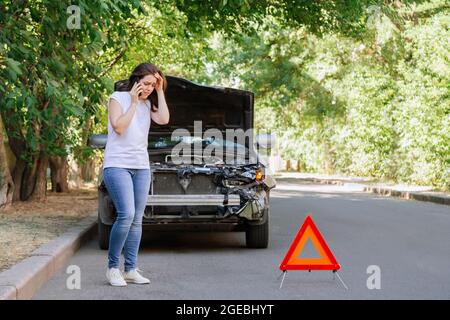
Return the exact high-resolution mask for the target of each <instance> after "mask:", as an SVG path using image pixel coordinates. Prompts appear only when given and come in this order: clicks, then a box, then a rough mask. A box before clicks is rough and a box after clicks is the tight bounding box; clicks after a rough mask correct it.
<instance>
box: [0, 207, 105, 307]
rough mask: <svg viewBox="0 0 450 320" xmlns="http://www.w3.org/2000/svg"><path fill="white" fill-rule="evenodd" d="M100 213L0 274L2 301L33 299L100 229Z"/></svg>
mask: <svg viewBox="0 0 450 320" xmlns="http://www.w3.org/2000/svg"><path fill="white" fill-rule="evenodd" d="M96 226H97V216H96V215H95V216H89V217H87V218H84V219H83V220H81V221H79V222H78V223H76V225H75V226H74V227H72V228H71V229H69V231H67V232H66V233H64V234H62V235H61V236H59V237H58V238H56V239H55V240H53V241H51V242H49V243H46V244H44V245H42V246H41V247H39V248H38V249H36V250H35V251H33V252H32V253H31V255H30V256H29V257H28V258H26V259H24V260H22V261H21V262H19V263H17V264H16V265H14V266H12V267H11V268H10V269H8V270H6V271H3V272H2V273H0V300H27V299H31V298H32V297H33V295H34V294H35V293H36V291H37V290H39V288H40V287H41V286H42V285H43V284H45V283H46V282H47V281H48V280H50V279H51V278H52V277H53V276H54V275H55V273H56V272H58V271H59V270H60V269H61V268H62V267H63V266H64V265H65V264H66V263H67V261H68V260H69V259H70V257H72V256H73V254H74V253H75V252H76V251H77V250H78V249H79V248H80V246H81V245H82V244H83V243H84V242H85V241H87V240H89V239H90V238H91V236H93V235H94V234H95V232H96V230H97V228H96Z"/></svg>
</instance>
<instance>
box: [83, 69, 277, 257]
mask: <svg viewBox="0 0 450 320" xmlns="http://www.w3.org/2000/svg"><path fill="white" fill-rule="evenodd" d="M166 79H167V83H168V87H167V91H166V92H165V96H166V101H167V105H168V107H169V110H170V115H171V116H170V121H169V123H168V124H167V125H158V124H156V123H154V122H152V124H151V128H150V133H149V137H148V153H149V158H150V169H151V187H150V191H149V195H148V200H147V206H146V209H145V213H144V217H143V232H145V231H146V230H159V231H164V230H174V231H180V232H182V231H185V230H187V231H237V232H245V235H246V237H245V238H246V246H247V247H249V248H267V246H268V244H269V221H270V205H269V203H270V190H271V189H272V188H274V187H275V180H274V178H273V177H272V175H271V174H269V170H268V169H267V167H266V165H265V164H263V161H262V157H261V155H260V154H259V153H258V152H257V150H260V149H259V148H264V150H266V151H267V150H270V147H271V145H272V144H273V141H272V140H271V137H270V135H269V138H267V136H264V135H260V136H255V137H254V136H253V131H252V129H253V121H254V119H253V116H254V95H253V93H252V92H249V91H244V90H238V89H233V88H224V87H211V86H204V85H199V84H196V83H194V82H191V81H188V80H186V79H182V78H178V77H172V76H167V77H166ZM125 88H126V80H124V81H119V82H117V83H116V84H115V88H114V89H115V90H116V91H126V89H125ZM253 139H255V140H253ZM106 141H107V135H93V136H92V137H91V138H90V145H91V147H93V148H104V147H105V145H106ZM98 202H99V205H98V233H99V234H98V241H99V246H100V248H102V249H108V246H109V235H110V232H111V228H112V225H113V223H114V221H115V217H116V212H115V208H114V205H113V203H112V201H111V198H110V197H109V195H108V190H107V189H106V187H105V184H104V182H103V179H102V170H100V174H99V177H98Z"/></svg>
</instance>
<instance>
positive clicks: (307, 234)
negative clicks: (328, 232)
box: [280, 216, 341, 271]
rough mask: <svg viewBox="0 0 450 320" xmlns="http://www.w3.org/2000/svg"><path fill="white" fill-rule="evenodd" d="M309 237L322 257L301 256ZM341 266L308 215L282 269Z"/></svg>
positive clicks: (281, 266) (337, 267)
mask: <svg viewBox="0 0 450 320" xmlns="http://www.w3.org/2000/svg"><path fill="white" fill-rule="evenodd" d="M308 239H310V240H311V242H312V243H313V245H314V247H315V248H316V250H317V251H318V252H319V254H320V258H300V257H299V256H300V252H301V251H302V250H303V248H304V246H305V244H306V242H307V241H308ZM340 268H341V266H340V265H339V263H338V262H337V261H336V258H335V257H334V255H333V253H332V252H331V250H330V248H328V246H327V244H326V242H325V239H324V238H323V237H322V235H321V234H320V231H319V229H317V227H316V225H315V224H314V221H313V220H312V218H311V216H307V217H306V219H305V222H303V225H302V227H301V228H300V230H299V232H298V233H297V236H296V237H295V239H294V241H293V242H292V244H291V247H290V248H289V250H288V252H287V253H286V256H285V257H284V259H283V262H281V264H280V270H282V271H285V270H339V269H340Z"/></svg>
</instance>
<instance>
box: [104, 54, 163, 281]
mask: <svg viewBox="0 0 450 320" xmlns="http://www.w3.org/2000/svg"><path fill="white" fill-rule="evenodd" d="M166 87H167V82H166V79H165V77H164V75H163V74H162V72H161V71H160V70H159V69H158V68H157V67H156V66H155V65H153V64H151V63H142V64H140V65H138V66H137V67H136V68H135V69H134V70H133V73H132V74H131V76H130V78H129V82H128V91H123V92H119V91H115V92H114V93H113V94H112V95H111V97H110V99H109V102H108V141H107V143H106V149H105V160H104V164H103V180H104V182H105V185H106V188H107V189H108V193H109V195H110V197H111V198H112V201H113V203H114V206H115V208H116V211H117V218H116V221H115V223H114V225H113V227H112V230H111V236H110V239H109V252H108V270H107V273H106V277H107V279H108V281H109V283H110V284H111V285H113V286H126V285H127V282H132V283H138V284H147V283H150V280H149V279H147V278H145V277H143V276H142V275H141V274H140V273H139V272H138V269H137V265H136V264H137V254H138V250H139V244H140V242H141V235H142V217H143V215H144V210H145V206H146V203H147V196H148V193H149V189H150V181H151V176H150V174H151V173H150V163H149V156H148V152H147V144H148V133H149V130H150V122H151V121H150V119H151V120H153V121H154V122H156V123H158V124H160V125H164V124H167V123H168V122H169V110H168V108H167V103H166V99H165V97H164V90H165V89H166ZM122 250H123V253H124V257H125V268H124V269H125V270H124V271H125V273H124V274H123V275H122V273H121V272H120V270H119V258H120V254H121V252H122Z"/></svg>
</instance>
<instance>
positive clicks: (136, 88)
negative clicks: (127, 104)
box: [130, 82, 142, 105]
mask: <svg viewBox="0 0 450 320" xmlns="http://www.w3.org/2000/svg"><path fill="white" fill-rule="evenodd" d="M141 93H142V86H141V84H140V83H139V82H135V83H134V84H133V87H132V88H131V91H130V95H131V104H132V105H137V104H138V103H139V95H140V94H141Z"/></svg>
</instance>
